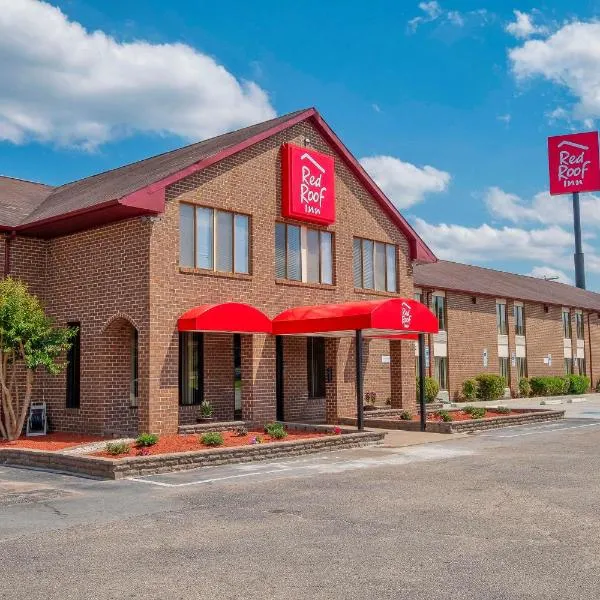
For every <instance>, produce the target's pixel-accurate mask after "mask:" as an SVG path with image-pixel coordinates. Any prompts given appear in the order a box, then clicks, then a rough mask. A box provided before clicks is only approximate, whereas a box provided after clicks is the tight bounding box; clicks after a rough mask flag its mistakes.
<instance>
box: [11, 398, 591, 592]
mask: <svg viewBox="0 0 600 600" xmlns="http://www.w3.org/2000/svg"><path fill="white" fill-rule="evenodd" d="M568 410H569V414H568V416H569V418H568V419H566V420H565V421H563V422H559V423H545V424H538V425H530V426H524V427H514V428H509V429H502V430H496V431H491V432H486V433H483V434H479V435H474V436H468V437H462V438H458V439H454V440H450V439H449V440H448V441H444V442H440V443H431V444H424V445H419V446H411V447H407V448H367V449H357V450H346V451H342V452H336V453H328V454H322V455H316V456H313V457H305V458H301V459H297V460H288V461H285V462H283V461H282V462H274V463H257V464H254V465H238V466H230V467H214V468H211V469H199V470H195V471H188V472H184V473H174V474H168V475H160V476H152V477H145V478H139V479H136V480H125V481H118V482H109V481H93V480H86V479H79V478H75V477H69V476H65V475H58V474H53V473H45V472H40V471H26V470H20V469H11V468H6V467H1V468H0V565H1V566H2V569H1V574H0V598H11V599H13V598H15V597H18V598H147V597H159V598H217V597H227V598H246V599H248V598H286V599H290V598H415V599H420V598H428V599H429V598H449V597H452V598H473V599H475V598H477V599H481V598H486V599H488V598H489V599H500V598H510V599H513V598H528V599H530V598H540V599H542V598H543V599H544V600H547V599H553V598H561V599H562V598H569V599H576V598H586V599H589V598H596V597H598V595H599V592H600V577H599V576H598V572H599V568H600V558H599V557H600V541H599V540H600V521H599V519H598V515H599V510H598V499H599V494H600V471H599V469H598V454H599V453H598V448H599V447H600V403H599V402H597V401H591V402H590V403H588V404H586V405H583V404H582V405H577V407H575V406H573V407H569V409H568ZM586 413H587V414H586Z"/></svg>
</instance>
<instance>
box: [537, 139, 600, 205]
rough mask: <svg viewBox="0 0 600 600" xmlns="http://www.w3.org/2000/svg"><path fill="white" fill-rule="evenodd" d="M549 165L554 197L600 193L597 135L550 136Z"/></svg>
mask: <svg viewBox="0 0 600 600" xmlns="http://www.w3.org/2000/svg"><path fill="white" fill-rule="evenodd" d="M548 166H549V169H550V193H551V194H553V195H555V194H571V193H573V192H595V191H597V190H600V158H599V156H598V132H597V131H590V132H588V133H573V134H569V135H555V136H553V137H549V138H548Z"/></svg>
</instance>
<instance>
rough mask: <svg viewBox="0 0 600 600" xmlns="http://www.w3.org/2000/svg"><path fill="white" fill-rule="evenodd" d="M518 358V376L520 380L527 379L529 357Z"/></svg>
mask: <svg viewBox="0 0 600 600" xmlns="http://www.w3.org/2000/svg"><path fill="white" fill-rule="evenodd" d="M515 358H516V361H515V362H516V366H515V368H516V369H517V376H518V378H519V379H522V378H524V377H527V357H526V356H517V357H515Z"/></svg>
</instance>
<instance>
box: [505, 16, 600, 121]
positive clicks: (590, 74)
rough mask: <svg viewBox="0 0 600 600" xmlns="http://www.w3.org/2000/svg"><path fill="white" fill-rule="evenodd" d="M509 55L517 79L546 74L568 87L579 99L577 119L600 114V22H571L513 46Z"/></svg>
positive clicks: (550, 78)
mask: <svg viewBox="0 0 600 600" xmlns="http://www.w3.org/2000/svg"><path fill="white" fill-rule="evenodd" d="M509 58H510V60H511V61H512V69H513V73H514V74H515V76H516V77H517V79H520V80H524V79H527V78H531V77H536V76H539V77H544V78H545V79H547V80H548V81H551V82H553V83H556V84H558V85H560V86H562V87H564V88H566V89H567V90H569V91H570V92H571V94H572V95H573V96H574V97H575V98H577V104H576V106H575V108H574V116H575V117H576V118H577V119H581V120H584V119H594V118H598V117H600V69H598V64H600V23H598V22H590V23H585V22H581V21H575V22H573V23H569V24H567V25H564V26H563V27H561V28H560V29H559V30H558V31H556V32H555V33H553V34H552V35H550V36H548V37H547V38H546V39H543V40H528V41H527V42H525V43H524V44H523V45H522V46H520V47H518V48H514V49H512V50H511V51H510V52H509ZM559 113H561V114H560V116H564V113H562V111H559ZM555 116H559V115H558V114H557V115H555ZM590 123H591V121H588V126H589V124H590Z"/></svg>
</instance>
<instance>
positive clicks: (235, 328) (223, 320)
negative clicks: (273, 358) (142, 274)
mask: <svg viewBox="0 0 600 600" xmlns="http://www.w3.org/2000/svg"><path fill="white" fill-rule="evenodd" d="M177 328H178V329H179V331H222V332H227V333H271V331H272V326H271V319H269V317H267V315H265V314H264V313H263V312H261V311H260V310H258V308H254V307H253V306H250V305H249V304H241V303H239V302H224V303H223V304H202V305H201V306H196V308H192V309H191V310H188V311H187V312H186V313H184V314H183V315H181V317H179V319H178V320H177Z"/></svg>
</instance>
